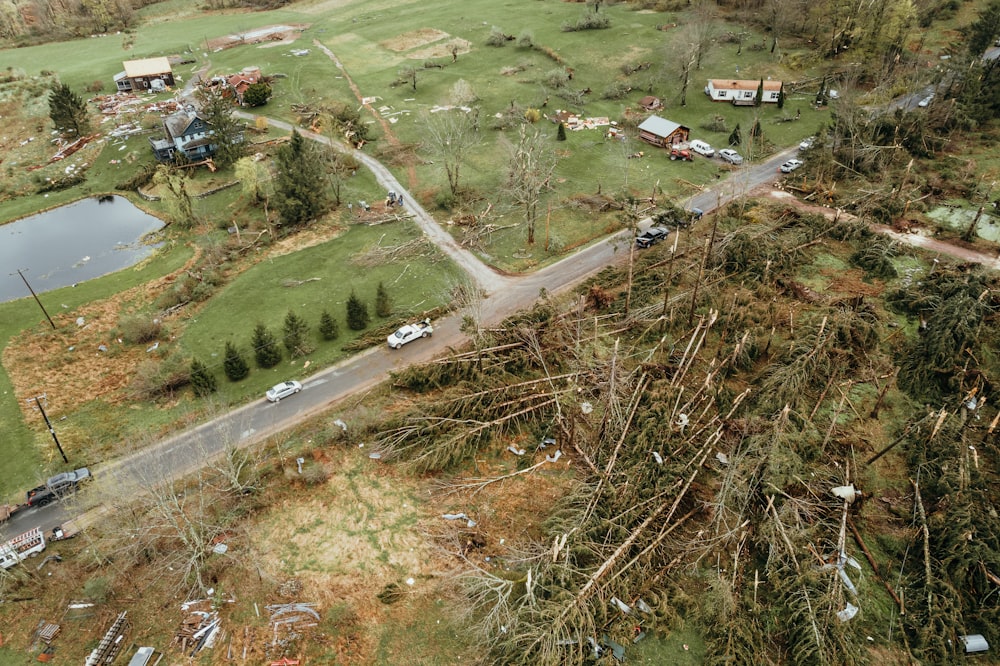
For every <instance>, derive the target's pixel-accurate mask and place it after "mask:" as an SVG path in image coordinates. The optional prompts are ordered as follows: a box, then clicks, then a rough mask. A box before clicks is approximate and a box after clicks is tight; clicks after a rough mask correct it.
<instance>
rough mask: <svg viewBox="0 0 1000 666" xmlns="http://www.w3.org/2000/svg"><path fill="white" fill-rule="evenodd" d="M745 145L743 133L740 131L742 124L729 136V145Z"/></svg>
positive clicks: (737, 125)
mask: <svg viewBox="0 0 1000 666" xmlns="http://www.w3.org/2000/svg"><path fill="white" fill-rule="evenodd" d="M741 143H743V131H742V130H741V129H740V124H739V123H736V127H734V128H733V131H732V133H730V135H729V145H730V146H738V145H740V144H741Z"/></svg>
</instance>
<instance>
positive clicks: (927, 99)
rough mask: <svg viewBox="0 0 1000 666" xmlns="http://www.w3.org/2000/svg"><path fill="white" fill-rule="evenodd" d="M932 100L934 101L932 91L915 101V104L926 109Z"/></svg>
mask: <svg viewBox="0 0 1000 666" xmlns="http://www.w3.org/2000/svg"><path fill="white" fill-rule="evenodd" d="M933 101H934V93H931V94H930V95H928V96H927V97H924V98H923V99H922V100H920V101H919V102H917V106H919V107H920V108H921V109H926V108H927V107H928V106H930V105H931V102H933Z"/></svg>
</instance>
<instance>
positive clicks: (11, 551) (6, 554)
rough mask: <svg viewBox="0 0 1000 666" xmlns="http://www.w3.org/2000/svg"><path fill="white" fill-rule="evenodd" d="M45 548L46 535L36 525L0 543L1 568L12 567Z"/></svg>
mask: <svg viewBox="0 0 1000 666" xmlns="http://www.w3.org/2000/svg"><path fill="white" fill-rule="evenodd" d="M43 550H45V535H44V534H42V528H40V527H36V528H35V529H33V530H29V531H27V532H25V533H24V534H21V535H20V536H16V537H14V538H13V539H11V540H10V541H8V542H7V543H3V544H0V569H10V568H11V567H12V566H14V565H15V564H17V563H18V562H20V561H21V560H23V559H24V558H26V557H30V556H31V555H34V554H36V553H40V552H42V551H43Z"/></svg>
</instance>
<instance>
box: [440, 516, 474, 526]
mask: <svg viewBox="0 0 1000 666" xmlns="http://www.w3.org/2000/svg"><path fill="white" fill-rule="evenodd" d="M441 517H442V518H444V519H445V520H465V521H468V522H467V523H466V525H467V526H469V527H475V526H476V521H474V520H473V519H472V518H469V517H468V516H467V515H465V514H464V513H445V514H442V515H441Z"/></svg>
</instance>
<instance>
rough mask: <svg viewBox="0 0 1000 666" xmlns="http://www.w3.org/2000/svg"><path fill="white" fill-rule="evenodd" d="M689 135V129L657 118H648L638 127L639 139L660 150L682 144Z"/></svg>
mask: <svg viewBox="0 0 1000 666" xmlns="http://www.w3.org/2000/svg"><path fill="white" fill-rule="evenodd" d="M690 134H691V128H690V127H685V126H684V125H681V124H680V123H675V122H673V121H672V120H667V119H666V118H661V117H659V116H650V117H649V118H646V119H645V120H644V121H642V123H641V124H640V125H639V138H640V139H642V140H643V141H645V142H646V143H651V144H653V145H654V146H659V147H661V148H667V147H670V146H673V145H676V144H678V143H684V142H685V141H687V140H688V136H690Z"/></svg>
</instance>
